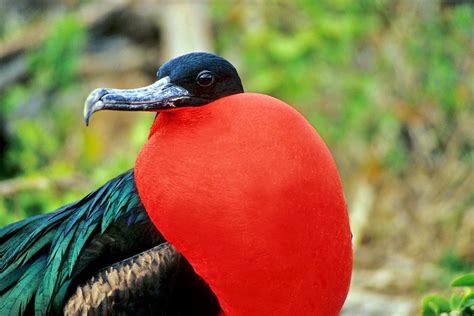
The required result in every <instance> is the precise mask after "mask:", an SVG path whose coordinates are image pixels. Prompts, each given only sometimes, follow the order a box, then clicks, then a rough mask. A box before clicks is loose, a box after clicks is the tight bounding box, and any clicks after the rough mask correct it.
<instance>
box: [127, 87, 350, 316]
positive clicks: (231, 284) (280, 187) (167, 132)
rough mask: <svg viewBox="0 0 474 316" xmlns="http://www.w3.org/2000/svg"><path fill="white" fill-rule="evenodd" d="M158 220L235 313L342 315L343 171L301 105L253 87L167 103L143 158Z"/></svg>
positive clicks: (138, 174) (147, 196) (142, 175)
mask: <svg viewBox="0 0 474 316" xmlns="http://www.w3.org/2000/svg"><path fill="white" fill-rule="evenodd" d="M135 181H136V184H137V187H138V191H139V195H140V199H141V200H142V202H143V204H144V206H145V208H146V210H147V212H148V214H149V215H150V217H151V219H152V221H153V223H154V224H155V225H156V227H157V228H158V229H159V230H160V231H161V233H162V234H163V235H164V237H165V238H166V239H167V240H168V241H169V242H170V243H171V244H173V245H174V246H175V247H176V249H177V250H178V251H179V252H180V253H181V254H182V255H183V256H184V257H186V259H187V260H188V261H189V262H190V264H191V265H192V267H193V268H194V270H195V272H196V273H197V274H198V275H200V276H201V277H202V278H203V279H204V280H205V281H206V282H207V283H208V284H209V286H210V288H211V289H212V291H213V292H214V293H215V295H216V296H217V298H218V300H219V303H220V305H221V307H222V310H223V313H224V314H226V315H291V316H295V315H337V314H338V313H339V311H340V310H341V307H342V305H343V303H344V300H345V298H346V295H347V292H348V290H349V284H350V278H351V271H352V244H351V232H350V227H349V220H348V215H347V211H346V204H345V201H344V195H343V191H342V186H341V180H340V177H339V174H338V171H337V168H336V165H335V163H334V160H333V158H332V156H331V154H330V152H329V150H328V148H327V147H326V145H325V144H324V142H323V141H322V139H321V138H320V136H319V135H318V134H317V132H316V131H315V130H314V128H313V127H312V126H311V125H310V124H309V123H308V122H307V121H306V120H305V119H304V117H303V116H302V115H301V114H299V113H298V112H297V111H296V110H294V109H293V108H291V107H290V106H288V105H287V104H285V103H283V102H282V101H279V100H277V99H275V98H272V97H269V96H265V95H261V94H253V93H240V94H234V95H231V96H227V97H223V98H220V99H218V100H217V101H213V102H210V103H209V104H206V105H203V106H199V107H183V108H177V109H171V110H167V111H162V112H161V113H160V114H159V115H158V116H157V118H156V120H155V122H154V124H153V127H152V133H151V134H150V137H149V139H148V141H147V142H146V144H145V145H144V146H143V148H142V150H141V152H140V155H139V156H138V159H137V161H136V166H135Z"/></svg>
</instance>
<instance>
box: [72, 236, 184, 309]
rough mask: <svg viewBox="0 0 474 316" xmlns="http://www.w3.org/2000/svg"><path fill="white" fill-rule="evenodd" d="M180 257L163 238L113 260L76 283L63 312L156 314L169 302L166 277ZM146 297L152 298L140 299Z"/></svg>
mask: <svg viewBox="0 0 474 316" xmlns="http://www.w3.org/2000/svg"><path fill="white" fill-rule="evenodd" d="M182 259H183V258H182V257H181V256H180V254H179V253H178V252H176V250H175V249H174V247H173V246H171V245H170V244H169V243H167V242H165V243H163V244H160V245H158V246H156V247H154V248H152V249H150V250H147V251H144V252H142V253H140V254H138V255H135V256H133V257H131V258H128V259H126V260H123V261H120V262H117V263H115V264H113V265H112V266H109V267H107V268H105V269H103V270H101V271H99V272H98V274H97V275H94V276H93V277H92V278H91V279H89V280H88V281H87V282H85V283H84V284H82V285H80V286H78V287H77V289H76V292H75V293H74V294H73V295H72V296H71V297H70V298H69V299H68V301H67V302H66V305H65V306H64V314H65V315H91V314H92V315H115V314H124V313H125V314H127V315H128V314H132V313H133V314H138V315H143V314H150V315H157V311H161V310H163V306H168V305H169V304H168V302H169V294H171V291H169V290H168V287H169V286H170V278H173V276H174V275H176V273H178V271H177V270H178V268H179V261H180V260H182ZM163 292H165V294H163ZM149 298H153V299H152V301H153V304H149V303H148V302H147V303H145V302H144V301H145V300H147V299H149ZM137 302H141V304H139V303H137ZM163 314H164V315H166V313H163Z"/></svg>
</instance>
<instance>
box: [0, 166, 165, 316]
mask: <svg viewBox="0 0 474 316" xmlns="http://www.w3.org/2000/svg"><path fill="white" fill-rule="evenodd" d="M114 227H115V228H114ZM127 230H128V231H127ZM118 232H120V233H118ZM127 233H129V234H130V235H131V236H132V237H134V238H135V240H133V241H135V242H136V243H135V244H134V242H133V241H132V240H128V239H129V238H127ZM137 234H138V235H139V236H138V237H136V236H135V235H137ZM159 241H162V239H161V236H160V235H159V233H158V232H157V231H156V229H154V228H153V225H152V224H151V222H150V220H149V218H148V215H147V214H146V212H145V210H144V208H143V206H142V204H141V202H140V199H139V197H138V194H137V190H136V186H135V182H134V177H133V170H130V171H128V172H126V173H124V174H122V175H120V176H118V177H116V178H114V179H112V180H110V181H109V182H107V183H106V184H104V185H103V186H102V187H101V188H99V189H98V190H96V191H94V192H92V193H90V194H88V195H87V196H85V197H84V198H83V199H81V200H79V201H77V202H75V203H71V204H69V205H66V206H64V207H62V208H59V209H58V210H56V211H55V212H53V213H49V214H42V215H38V216H35V217H32V218H28V219H25V220H23V221H20V222H18V223H14V224H11V225H9V226H6V227H4V228H2V229H0V283H1V285H0V306H1V309H0V311H1V312H0V315H5V314H13V315H21V314H22V313H23V312H25V308H27V306H30V307H29V308H31V306H32V305H33V304H31V303H32V302H33V300H34V310H35V312H36V313H37V314H41V315H43V314H48V313H57V314H59V313H62V306H63V305H64V301H65V299H66V296H67V295H68V293H69V292H70V291H71V290H70V287H71V286H72V285H77V284H78V282H80V281H82V279H81V273H83V272H84V271H86V270H87V269H88V268H89V267H90V266H95V267H96V268H97V267H98V268H101V267H104V266H106V265H107V264H110V263H111V262H109V261H110V260H117V259H118V260H122V259H125V258H126V257H128V256H130V255H131V254H132V255H133V254H136V253H138V252H140V251H143V250H144V249H146V248H150V247H152V246H155V245H156V244H158V243H159ZM113 247H117V249H118V248H120V249H119V250H120V251H123V250H124V253H123V254H120V253H119V252H120V251H118V250H117V251H116V253H115V252H114V253H113V254H112V256H111V258H108V256H109V255H110V253H111V251H112V252H113V250H111V248H113ZM134 248H137V250H136V251H135V249H134ZM120 256H123V257H120ZM102 261H103V262H102ZM4 311H5V312H6V313H4Z"/></svg>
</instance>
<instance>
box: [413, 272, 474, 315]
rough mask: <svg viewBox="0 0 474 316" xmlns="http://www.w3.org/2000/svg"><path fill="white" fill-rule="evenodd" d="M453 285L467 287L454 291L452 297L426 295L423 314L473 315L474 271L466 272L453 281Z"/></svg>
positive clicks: (422, 306) (422, 307)
mask: <svg viewBox="0 0 474 316" xmlns="http://www.w3.org/2000/svg"><path fill="white" fill-rule="evenodd" d="M451 286H453V287H465V288H464V291H463V292H462V293H453V294H452V295H451V296H450V298H449V299H448V298H446V297H444V296H441V295H437V294H433V295H429V296H426V297H425V298H424V299H423V302H422V305H421V314H422V315H423V316H438V315H443V314H445V315H448V314H447V313H449V315H452V316H472V315H474V292H473V291H472V290H471V289H470V288H469V287H473V286H474V273H471V274H466V275H464V276H461V277H459V278H457V279H456V280H454V281H453V282H452V283H451Z"/></svg>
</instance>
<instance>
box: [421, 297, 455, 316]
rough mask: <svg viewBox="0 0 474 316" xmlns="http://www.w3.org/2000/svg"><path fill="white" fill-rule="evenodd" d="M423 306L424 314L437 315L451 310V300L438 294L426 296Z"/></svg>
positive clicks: (424, 315) (425, 315) (422, 311)
mask: <svg viewBox="0 0 474 316" xmlns="http://www.w3.org/2000/svg"><path fill="white" fill-rule="evenodd" d="M421 306H422V308H421V314H422V315H423V316H437V315H439V314H441V313H449V312H450V311H451V307H450V306H449V301H448V300H447V299H446V298H444V297H442V296H440V295H437V294H433V295H429V296H426V297H425V298H424V299H423V302H422V305H421Z"/></svg>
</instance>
